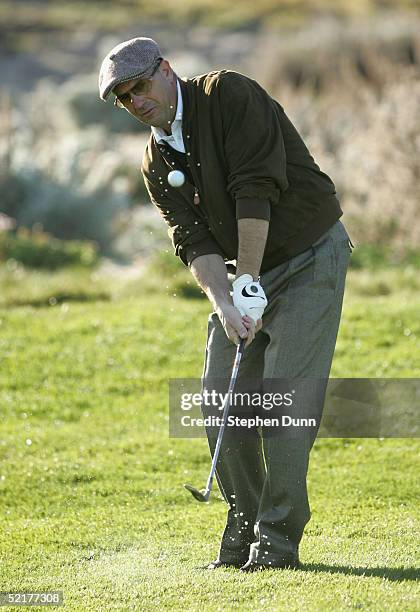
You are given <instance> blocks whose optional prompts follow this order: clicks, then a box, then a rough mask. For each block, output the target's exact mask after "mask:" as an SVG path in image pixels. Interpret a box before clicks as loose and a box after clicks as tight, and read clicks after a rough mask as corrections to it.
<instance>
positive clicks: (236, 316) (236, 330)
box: [216, 304, 262, 347]
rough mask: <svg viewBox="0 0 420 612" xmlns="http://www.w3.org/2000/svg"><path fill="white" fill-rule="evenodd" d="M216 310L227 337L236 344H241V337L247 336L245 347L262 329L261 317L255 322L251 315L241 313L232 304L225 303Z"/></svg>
mask: <svg viewBox="0 0 420 612" xmlns="http://www.w3.org/2000/svg"><path fill="white" fill-rule="evenodd" d="M216 312H217V316H218V317H219V319H220V322H221V324H222V325H223V329H224V330H225V333H226V335H227V337H228V338H229V340H231V341H232V342H234V343H235V344H239V341H240V339H241V338H247V341H246V344H245V347H247V346H249V345H250V344H251V342H252V341H253V340H254V338H255V334H256V333H257V332H258V331H259V330H260V329H261V325H262V322H261V319H259V320H258V321H257V322H255V321H254V319H253V318H251V317H250V316H248V315H241V313H240V312H239V310H238V309H237V308H236V307H235V306H233V305H232V304H223V305H222V306H219V307H218V308H217V309H216Z"/></svg>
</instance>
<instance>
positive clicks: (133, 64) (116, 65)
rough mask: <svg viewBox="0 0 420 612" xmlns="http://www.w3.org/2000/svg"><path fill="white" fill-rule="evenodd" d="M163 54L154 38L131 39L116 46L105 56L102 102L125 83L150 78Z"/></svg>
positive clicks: (102, 72) (100, 72)
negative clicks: (120, 84)
mask: <svg viewBox="0 0 420 612" xmlns="http://www.w3.org/2000/svg"><path fill="white" fill-rule="evenodd" d="M161 59H162V54H161V52H160V49H159V47H158V45H157V43H156V42H155V41H154V40H153V39H152V38H143V37H142V36H139V37H138V38H131V39H130V40H126V41H124V42H122V43H120V44H119V45H116V46H115V47H114V48H113V49H111V51H110V52H109V53H108V54H107V55H106V56H105V58H104V60H103V62H102V65H101V69H100V71H99V95H100V97H101V100H105V101H106V99H107V98H108V96H109V94H110V92H111V91H112V90H113V89H114V87H116V86H117V85H119V83H123V82H124V81H130V80H131V79H136V78H141V77H144V78H148V77H149V76H150V75H151V74H152V72H153V70H154V68H155V66H156V64H157V62H158V61H159V60H161Z"/></svg>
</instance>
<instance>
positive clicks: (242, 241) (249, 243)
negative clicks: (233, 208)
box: [236, 219, 268, 280]
mask: <svg viewBox="0 0 420 612" xmlns="http://www.w3.org/2000/svg"><path fill="white" fill-rule="evenodd" d="M267 234H268V221H266V220H265V219H238V235H239V246H238V259H237V263H236V278H239V276H241V275H242V274H251V276H252V277H253V279H254V280H257V279H258V276H259V273H260V267H261V262H262V258H263V255H264V249H265V244H266V242H267Z"/></svg>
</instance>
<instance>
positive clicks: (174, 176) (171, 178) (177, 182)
mask: <svg viewBox="0 0 420 612" xmlns="http://www.w3.org/2000/svg"><path fill="white" fill-rule="evenodd" d="M168 183H169V184H170V185H171V187H181V185H183V184H184V183H185V175H184V173H183V172H181V170H172V172H170V173H169V174H168Z"/></svg>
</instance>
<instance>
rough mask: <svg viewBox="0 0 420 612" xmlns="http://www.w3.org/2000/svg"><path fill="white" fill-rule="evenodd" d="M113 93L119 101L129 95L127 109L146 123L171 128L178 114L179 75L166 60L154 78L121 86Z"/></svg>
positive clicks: (125, 104) (126, 101) (126, 99)
mask: <svg viewBox="0 0 420 612" xmlns="http://www.w3.org/2000/svg"><path fill="white" fill-rule="evenodd" d="M141 92H143V93H141ZM113 93H114V94H115V95H116V96H118V97H119V98H121V97H122V96H124V94H126V95H125V96H124V97H123V104H124V107H125V109H126V110H127V111H128V112H129V113H130V114H131V115H133V117H135V118H136V119H138V120H139V121H141V122H142V123H145V124H147V125H153V126H154V127H160V128H162V129H166V130H168V129H169V128H170V125H171V123H172V121H173V120H174V117H175V112H176V101H177V88H176V75H175V73H174V71H173V70H172V68H171V67H170V65H169V62H167V61H166V60H162V62H161V63H160V66H159V68H158V69H157V71H156V72H155V74H154V75H153V76H152V77H151V78H150V79H132V80H131V81H126V82H125V83H120V84H119V85H117V86H116V87H115V88H114V90H113Z"/></svg>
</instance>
